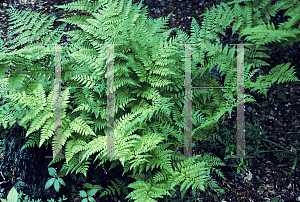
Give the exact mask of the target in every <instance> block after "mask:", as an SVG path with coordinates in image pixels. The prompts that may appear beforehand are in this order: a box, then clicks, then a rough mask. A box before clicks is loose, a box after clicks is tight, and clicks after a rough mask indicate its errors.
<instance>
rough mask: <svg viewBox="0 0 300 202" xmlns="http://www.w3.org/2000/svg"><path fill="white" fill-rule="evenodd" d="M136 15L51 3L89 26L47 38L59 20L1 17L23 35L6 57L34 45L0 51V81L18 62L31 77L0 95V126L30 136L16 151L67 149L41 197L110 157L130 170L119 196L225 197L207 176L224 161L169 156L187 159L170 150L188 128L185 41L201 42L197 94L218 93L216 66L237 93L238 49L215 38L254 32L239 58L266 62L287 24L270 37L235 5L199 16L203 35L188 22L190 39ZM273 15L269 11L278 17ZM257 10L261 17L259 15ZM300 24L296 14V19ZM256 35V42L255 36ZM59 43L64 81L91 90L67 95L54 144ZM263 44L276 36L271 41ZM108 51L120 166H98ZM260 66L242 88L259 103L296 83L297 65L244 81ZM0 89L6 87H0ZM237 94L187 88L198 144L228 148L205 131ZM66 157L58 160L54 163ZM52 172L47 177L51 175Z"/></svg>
mask: <svg viewBox="0 0 300 202" xmlns="http://www.w3.org/2000/svg"><path fill="white" fill-rule="evenodd" d="M247 5H248V4H247ZM249 5H250V4H249ZM141 6H142V4H141V2H140V3H139V4H134V5H132V1H131V0H121V1H119V2H118V1H117V0H115V1H112V0H103V1H96V2H88V1H77V2H72V3H69V4H66V5H61V6H56V7H57V8H63V9H66V10H68V11H69V12H71V11H73V10H83V11H85V12H87V13H89V14H91V16H92V17H90V16H85V15H77V16H72V17H68V18H64V19H60V20H59V21H62V22H64V23H63V24H62V25H61V26H59V27H58V28H57V29H56V30H54V31H50V30H49V28H50V27H51V26H52V24H53V22H54V19H55V16H52V15H50V16H45V15H40V14H39V13H36V12H33V13H30V12H25V11H17V10H15V9H8V10H7V12H9V14H10V19H11V20H10V21H14V22H11V23H10V25H13V26H12V28H17V29H15V30H14V31H13V32H12V33H11V36H12V35H13V34H15V33H19V32H21V33H22V34H21V35H20V36H18V37H16V38H15V39H14V40H12V41H10V42H8V43H7V44H11V43H15V44H14V45H12V46H11V47H10V48H17V47H19V46H21V45H25V44H26V43H28V42H29V41H32V42H33V43H30V44H27V45H25V47H23V48H20V49H19V50H15V51H13V52H10V53H7V52H6V51H4V50H6V49H5V48H6V47H5V46H1V50H3V51H1V53H0V67H1V70H0V76H1V78H3V79H4V78H5V74H4V72H5V71H6V70H7V69H8V65H15V66H16V69H19V70H21V69H22V68H23V66H24V65H27V69H28V71H27V72H26V75H23V73H24V72H22V73H21V72H20V71H15V72H13V73H12V76H11V77H9V78H8V79H7V89H8V90H5V91H4V92H2V94H1V97H3V98H4V99H5V101H6V102H7V103H3V105H2V106H0V110H1V114H0V123H1V125H3V127H4V128H7V127H8V125H10V126H12V125H13V124H14V123H16V122H18V124H19V125H20V126H23V127H24V128H26V129H27V133H26V137H27V136H30V138H31V139H30V140H29V142H27V143H26V144H25V145H24V146H23V148H22V149H25V148H26V147H32V146H34V145H35V144H36V145H38V146H39V147H41V145H43V144H49V143H52V148H53V152H54V151H57V149H59V146H61V147H63V150H62V153H63V155H64V156H65V157H66V158H65V160H66V161H65V162H64V164H63V166H62V168H61V170H60V172H59V173H58V175H55V176H53V175H52V176H53V177H54V178H51V179H49V180H48V182H47V183H46V186H45V188H49V187H50V186H51V185H52V184H54V188H55V189H56V190H57V191H58V190H59V187H60V185H59V184H64V182H63V181H62V179H61V178H60V177H63V176H65V175H68V174H69V173H73V172H75V173H76V174H77V173H82V174H84V176H85V177H86V175H87V171H88V169H89V164H91V163H90V162H89V161H90V160H92V156H93V155H94V154H95V155H96V157H95V158H94V162H95V161H96V160H99V161H100V162H99V164H98V166H99V165H102V164H104V163H106V162H107V160H109V161H111V162H112V165H116V164H117V163H116V162H120V163H121V164H122V166H123V167H124V172H123V175H124V174H125V173H126V172H131V171H132V174H131V175H130V176H131V177H132V178H134V179H135V180H136V181H135V182H133V183H131V184H129V185H128V187H129V188H131V189H132V190H133V191H132V192H130V193H129V194H128V196H127V197H126V199H128V198H130V199H132V200H135V201H157V200H156V199H157V198H163V196H164V195H169V196H170V191H174V190H175V188H176V187H180V192H181V194H182V196H184V195H185V193H186V191H187V190H188V189H189V188H191V189H192V190H193V191H196V190H197V189H199V190H200V191H204V190H205V189H206V188H208V187H210V188H212V189H214V190H218V191H221V189H220V188H219V187H218V186H217V184H216V183H215V182H214V181H213V180H212V179H211V178H210V176H209V174H210V173H211V172H212V171H215V172H216V173H217V174H218V175H219V176H220V177H222V176H223V175H222V173H221V171H220V170H219V169H216V168H213V167H214V166H224V165H225V164H224V163H223V162H222V161H221V160H220V159H219V158H217V157H213V156H210V155H203V156H196V157H197V158H196V157H195V158H188V159H183V158H182V159H180V160H176V158H175V156H181V157H183V155H182V154H180V153H179V152H178V151H176V149H175V148H176V147H178V146H179V147H183V146H184V128H185V126H184V109H183V105H184V103H185V89H184V79H185V77H184V73H182V72H183V71H184V70H185V57H187V55H185V47H184V46H182V45H181V43H182V44H193V45H196V46H193V47H192V49H191V50H192V51H191V53H192V61H193V63H192V66H191V69H192V72H193V81H192V86H219V85H220V84H219V80H218V79H217V78H216V77H211V76H210V74H209V71H210V70H212V68H213V67H214V66H215V65H218V71H222V72H223V73H224V74H226V78H225V81H224V85H225V86H236V84H237V78H236V74H237V69H236V68H235V67H236V63H237V59H236V57H235V52H236V47H235V46H232V47H229V46H228V44H227V45H225V46H223V44H221V43H220V40H219V38H218V34H223V35H224V34H225V33H224V29H225V28H226V27H227V26H229V25H230V24H231V23H234V24H233V33H234V32H235V31H238V30H239V31H240V33H241V35H240V37H241V36H242V35H250V37H248V38H247V37H246V40H248V41H246V42H247V43H253V46H252V47H250V48H248V47H247V46H246V47H245V55H246V56H247V55H251V57H253V58H266V57H268V56H267V54H266V53H264V51H266V50H269V49H267V48H265V47H264V46H263V45H264V44H266V43H271V42H274V41H278V42H280V43H281V42H282V41H284V40H286V39H289V40H290V38H295V36H296V37H298V35H299V32H298V31H297V30H294V29H291V27H289V26H288V24H285V25H284V27H286V28H285V29H284V30H283V29H282V30H280V31H278V30H274V26H273V25H263V24H262V23H263V21H259V20H258V19H259V18H258V16H259V15H257V14H254V15H252V12H251V10H250V9H249V8H247V7H246V8H243V7H241V6H239V5H235V7H234V8H231V7H230V6H229V4H228V5H227V4H222V5H217V6H216V7H213V8H212V9H211V10H210V11H207V12H206V13H205V14H203V15H202V17H203V22H202V26H201V29H200V27H199V25H198V23H197V22H196V20H195V19H194V18H193V19H192V28H191V37H190V38H189V37H188V36H187V34H186V33H184V32H183V31H181V30H180V29H177V28H173V29H170V30H165V29H164V28H165V27H166V26H165V24H166V23H167V20H168V19H169V17H170V16H171V14H172V13H170V14H169V15H168V16H167V17H165V18H158V19H151V18H149V19H147V18H146V14H147V10H146V9H147V8H144V9H142V10H141ZM265 6H266V4H265V3H261V5H259V6H257V7H258V8H265ZM280 6H281V7H280ZM280 6H278V5H277V6H276V8H279V7H280V8H283V7H284V6H285V8H290V7H292V6H293V5H292V4H289V6H290V7H288V6H287V4H284V6H283V4H280ZM276 8H275V7H274V9H273V10H272V12H275V11H277V10H278V9H276ZM253 10H254V9H253ZM255 12H256V13H258V10H257V9H256V10H255ZM271 14H272V15H273V13H271ZM296 15H297V14H296V12H294V13H293V16H296ZM36 19H39V20H38V21H37V20H36ZM237 19H238V20H237ZM252 19H254V21H253V22H252ZM295 20H296V17H295V19H294V21H295ZM294 21H293V22H294ZM67 23H70V24H73V25H76V26H77V27H78V29H77V30H74V31H67V32H64V31H63V29H64V27H65V26H66V24H67ZM290 23H292V22H290ZM253 26H254V27H253ZM172 30H175V31H176V32H177V35H176V37H173V38H170V39H167V37H168V36H169V35H170V33H171V31H172ZM258 32H262V33H263V34H261V35H260V36H261V37H262V36H265V37H263V38H260V39H259V40H257V38H255V37H254V36H256V35H258ZM252 33H256V34H255V35H254V36H253V34H252ZM277 33H278V34H277ZM63 34H66V35H69V36H71V37H72V38H71V39H68V40H69V44H70V45H69V46H61V54H62V55H63V57H62V61H61V64H62V67H63V69H62V83H68V85H69V86H83V87H86V88H84V89H83V90H82V91H78V90H76V89H71V88H70V87H69V88H67V89H65V90H63V91H62V105H61V110H62V133H61V140H62V141H61V143H60V145H58V144H57V142H56V141H55V140H56V139H55V136H54V124H55V120H54V119H55V118H54V104H55V103H54V102H55V101H54V96H58V94H57V92H56V91H55V90H54V89H55V88H54V81H53V80H54V79H53V76H54V75H53V67H54V66H55V57H54V54H53V52H54V50H55V48H54V46H53V44H56V43H57V42H59V41H60V38H61V36H62V35H63ZM276 34H277V35H276ZM269 35H270V36H273V38H268V37H267V36H269ZM274 36H278V37H274ZM145 38H147V40H145ZM298 38H299V37H298ZM275 39H276V40H275ZM295 40H297V39H295ZM40 41H41V42H40ZM212 41H213V42H212ZM7 44H4V45H7ZM107 44H114V46H113V47H114V50H113V52H114V70H115V72H114V77H115V83H114V91H115V94H116V102H115V114H114V120H115V128H114V151H115V154H116V157H119V158H118V159H117V158H109V159H108V158H103V156H107V155H108V151H107V136H106V135H107V130H105V127H106V125H107V124H106V122H107V119H106V117H107V110H106V105H107V95H106V91H105V89H104V88H94V87H95V86H98V87H99V86H102V87H105V86H106V83H107V78H108V77H109V75H110V74H111V73H110V72H107V62H108V58H110V57H111V56H112V55H109V56H108V53H107ZM116 44H121V45H116ZM65 57H69V58H70V59H68V60H67V59H66V58H65ZM197 63H200V65H201V68H196V64H197ZM264 65H269V64H267V63H266V62H264V61H263V60H261V59H253V60H251V61H250V59H247V58H245V67H244V73H245V77H244V82H245V88H248V89H250V91H255V90H259V93H263V94H264V95H265V96H266V95H267V91H268V88H269V87H270V85H271V84H273V83H275V82H276V81H277V83H278V84H279V83H284V82H291V81H299V79H298V78H296V77H295V76H294V70H293V67H292V68H290V69H289V66H290V63H287V64H280V65H277V66H276V67H274V68H273V69H272V70H271V71H270V73H269V75H268V76H259V77H258V78H257V81H256V82H252V81H251V80H250V78H251V77H253V75H254V73H255V72H257V71H259V70H258V69H255V68H256V67H257V66H264ZM35 78H39V80H35ZM0 84H4V80H2V81H1V82H0ZM88 88H92V89H88ZM236 93H237V92H236V89H235V88H231V89H201V88H198V89H194V90H193V108H192V117H191V118H192V125H193V131H192V136H193V141H197V140H199V141H204V140H207V139H209V138H211V137H212V138H214V139H219V140H220V139H221V140H222V141H224V139H223V138H219V137H218V135H216V134H212V130H213V129H214V128H215V126H216V125H217V124H218V121H219V119H220V117H222V116H223V115H224V114H225V113H226V112H229V113H231V111H232V109H233V108H234V107H236V98H235V97H234V96H235V95H236ZM245 102H255V100H254V99H253V97H252V96H250V95H245ZM194 144H195V142H193V145H194ZM62 159H63V158H54V159H53V160H52V161H51V162H50V164H49V166H50V165H52V164H54V163H57V162H59V161H61V160H62ZM240 166H243V165H242V164H240ZM50 171H51V172H53V169H50V170H49V172H50ZM50 174H51V173H50ZM52 174H54V173H52ZM223 177H224V176H223ZM119 185H120V184H113V186H114V187H109V189H106V190H105V192H104V193H105V194H106V193H108V194H110V192H109V191H111V192H112V193H113V190H116V191H117V192H118V190H121V188H120V189H119V188H118V187H117V186H119ZM122 186H123V185H122ZM92 190H94V189H92ZM95 193H96V190H94V191H91V192H81V194H82V196H85V197H88V198H85V200H86V201H87V200H89V201H91V200H93V199H92V198H93V197H92V196H93V195H94V194H95ZM89 197H90V198H89Z"/></svg>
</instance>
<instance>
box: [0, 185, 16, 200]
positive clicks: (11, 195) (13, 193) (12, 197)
mask: <svg viewBox="0 0 300 202" xmlns="http://www.w3.org/2000/svg"><path fill="white" fill-rule="evenodd" d="M18 198H19V194H18V192H17V190H16V189H15V188H14V187H13V188H12V189H11V190H10V191H9V193H8V195H7V200H4V199H1V202H17V200H18Z"/></svg>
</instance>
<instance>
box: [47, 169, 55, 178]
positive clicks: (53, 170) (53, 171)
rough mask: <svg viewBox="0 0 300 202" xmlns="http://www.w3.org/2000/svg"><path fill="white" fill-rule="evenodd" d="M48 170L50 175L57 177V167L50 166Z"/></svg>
mask: <svg viewBox="0 0 300 202" xmlns="http://www.w3.org/2000/svg"><path fill="white" fill-rule="evenodd" d="M48 172H49V175H51V176H52V177H55V168H52V167H50V168H48Z"/></svg>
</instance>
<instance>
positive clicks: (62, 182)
mask: <svg viewBox="0 0 300 202" xmlns="http://www.w3.org/2000/svg"><path fill="white" fill-rule="evenodd" d="M57 180H58V182H59V183H60V184H62V185H64V186H66V184H65V182H64V181H63V179H61V178H57Z"/></svg>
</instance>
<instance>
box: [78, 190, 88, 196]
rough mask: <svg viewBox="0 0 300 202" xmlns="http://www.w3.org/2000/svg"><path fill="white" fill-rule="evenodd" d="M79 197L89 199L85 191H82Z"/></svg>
mask: <svg viewBox="0 0 300 202" xmlns="http://www.w3.org/2000/svg"><path fill="white" fill-rule="evenodd" d="M79 196H81V197H87V194H86V192H85V191H83V190H81V191H79Z"/></svg>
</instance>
